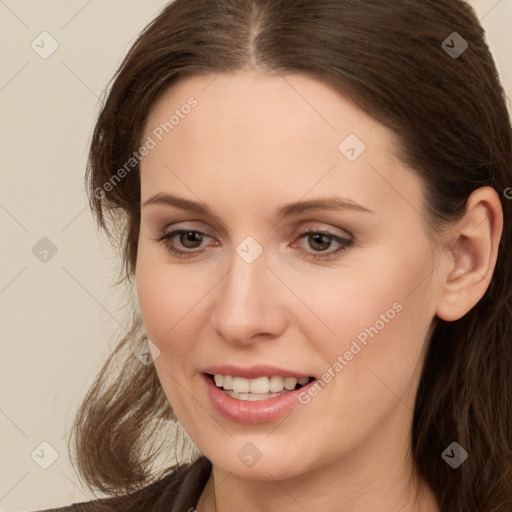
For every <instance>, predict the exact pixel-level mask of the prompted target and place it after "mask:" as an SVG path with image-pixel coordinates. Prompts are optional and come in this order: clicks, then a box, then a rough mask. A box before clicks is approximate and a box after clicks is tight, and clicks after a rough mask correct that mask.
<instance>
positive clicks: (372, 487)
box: [136, 71, 503, 512]
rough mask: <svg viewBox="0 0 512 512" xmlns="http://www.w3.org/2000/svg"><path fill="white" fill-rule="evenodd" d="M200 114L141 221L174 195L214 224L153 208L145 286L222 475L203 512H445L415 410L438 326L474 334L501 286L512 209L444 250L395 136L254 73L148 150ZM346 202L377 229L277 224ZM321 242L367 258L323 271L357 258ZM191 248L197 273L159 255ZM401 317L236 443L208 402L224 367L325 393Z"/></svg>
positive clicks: (334, 103) (191, 414)
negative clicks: (367, 333) (415, 440)
mask: <svg viewBox="0 0 512 512" xmlns="http://www.w3.org/2000/svg"><path fill="white" fill-rule="evenodd" d="M191 96H194V97H195V98H196V99H197V101H198V105H197V107H195V108H194V109H193V110H192V111H191V113H190V114H189V115H187V116H185V118H184V119H181V120H180V123H179V124H178V125H177V126H175V128H174V129H173V130H172V131H170V132H169V134H167V135H166V136H165V137H163V138H162V141H158V144H157V146H156V147H155V148H154V149H152V150H151V151H150V152H149V154H148V155H147V156H146V157H145V158H144V159H143V161H142V164H141V203H142V204H144V202H145V201H146V200H147V199H148V198H150V197H151V196H153V195H154V194H157V193H161V192H166V193H172V194H174V195H177V196H180V197H183V198H186V199H189V200H192V201H198V202H203V203H204V204H206V205H208V206H209V207H210V208H211V209H212V210H213V212H214V216H207V215H203V214H195V213H191V212H187V211H185V210H181V209H179V208H176V207H173V206H169V205H148V206H145V207H143V208H142V213H141V224H140V228H141V229H140V238H139V245H138V261H137V268H136V286H137V295H138V300H139V304H140V309H141V313H142V318H143V321H144V325H145V327H146V331H147V335H148V338H149V339H150V340H151V341H152V342H153V343H154V344H155V345H156V346H157V347H158V349H159V350H160V354H159V355H158V357H157V358H156V359H155V362H154V364H155V367H156V370H157V373H158V376H159V379H160V381H161V384H162V387H163V390H164V392H165V394H166V396H167V397H168V400H169V402H170V404H171V405H172V407H173V409H174V411H175V413H176V415H177V417H178V419H179V421H180V423H181V424H182V426H183V428H184V429H185V431H186V432H187V434H188V435H189V437H190V438H191V439H192V440H193V441H194V443H195V445H196V446H197V447H198V448H199V449H200V450H201V451H202V452H203V453H204V454H205V455H206V456H207V457H208V458H209V459H210V460H211V461H212V464H213V471H212V475H211V477H210V480H209V481H208V484H207V486H206V488H205V490H204V492H203V494H202V496H201V500H200V502H199V504H198V506H197V509H198V511H199V512H207V511H213V510H219V511H220V510H222V511H224V512H225V511H235V510H246V511H250V512H251V511H267V512H268V511H270V512H273V511H277V510H279V512H287V511H296V510H301V509H305V510H324V511H339V510H344V512H355V511H358V512H362V511H373V510H380V511H382V512H388V511H389V512H398V511H399V510H400V511H401V512H411V511H419V510H421V511H427V512H437V511H438V510H439V508H438V506H437V504H436V502H435V500H434V498H433V496H432V494H431V492H430V491H429V489H428V488H427V487H426V486H424V485H423V484H420V486H419V487H418V489H419V490H420V491H421V493H422V494H421V496H420V500H419V501H418V502H416V501H414V500H413V497H414V491H415V489H416V488H415V487H414V482H413V480H412V479H411V477H412V469H411V459H410V456H409V454H408V451H407V449H408V444H409V441H410V424H411V421H412V412H413V408H414V400H415V393H416V390H417V386H418V383H419V379H420V374H421V368H422V363H423V359H424V355H425V350H426V348H427V346H428V340H429V339H430V335H431V330H432V328H433V326H434V323H435V321H436V317H439V318H442V319H444V320H447V321H453V320H456V319H458V318H460V317H461V316H463V315H464V314H465V313H466V312H467V311H469V310H470V309H471V308H472V307H473V306H474V305H475V304H476V303H477V302H478V300H479V299H480V298H481V297H482V296H483V294H484V293H485V290H486V289H487V287H488V285H489V281H490V278H491V276H492V272H493V270H494V266H495V263H496V257H497V246H498V243H499V239H500V236H501V231H502V223H503V220H502V212H501V207H500V202H499V197H498V196H497V194H496V193H495V192H494V190H493V189H491V188H489V187H484V188H481V189H479V190H477V191H475V192H474V193H473V194H472V195H471V197H470V199H469V201H468V210H467V214H466V216H465V217H464V218H463V219H461V220H460V221H459V222H458V223H457V224H456V225H454V226H451V227H450V229H448V230H447V231H446V232H445V233H444V235H443V237H442V238H441V239H440V241H439V243H438V244H437V245H435V246H434V245H433V243H432V242H431V241H430V239H429V238H428V236H427V231H426V220H425V213H424V208H423V199H422V198H423V185H422V182H421V180H420V179H419V177H418V176H417V175H416V174H415V173H414V172H413V171H412V170H411V169H408V168H407V167H405V165H404V164H403V163H401V162H400V161H399V160H398V159H397V157H396V156H395V154H394V152H393V148H394V139H393V134H392V133H391V132H390V131H388V130H387V129H386V128H384V127H383V126H381V125H380V124H378V123H376V121H375V120H374V119H372V118H371V117H369V116H367V115H366V114H365V113H363V112H362V111H360V110H359V109H357V108H356V107H355V106H354V105H353V104H351V103H350V102H349V101H347V100H346V99H345V98H344V97H342V96H340V95H339V94H338V93H337V92H335V91H334V90H333V89H331V88H330V87H329V86H327V85H326V84H324V83H322V82H319V81H317V80H313V79H311V78H308V77H306V76H303V75H299V74H294V75H288V76H286V77H283V76H277V75H275V76H271V75H268V74H265V73H263V72H256V71H243V72H238V73H235V74H220V75H218V76H217V75H213V74H212V75H202V76H194V77H189V78H187V79H185V80H183V81H181V82H178V83H177V84H175V85H174V86H173V87H172V88H170V89H168V90H167V91H166V92H165V94H164V95H163V96H161V97H160V98H159V99H158V101H157V102H156V103H155V104H154V105H153V108H152V110H151V112H150V115H149V118H148V120H147V124H146V128H145V130H146V131H145V135H144V137H147V136H148V135H151V133H152V131H153V130H154V128H155V127H157V126H158V125H159V124H160V123H161V122H164V121H166V120H168V119H169V116H170V115H171V114H172V113H173V112H174V111H175V109H177V108H180V107H181V106H182V105H183V104H185V103H186V102H187V99H188V98H189V97H191ZM349 134H356V135H357V137H358V138H359V139H360V140H362V141H363V142H364V144H365V145H366V150H365V151H364V152H363V153H362V154H361V155H360V156H359V157H358V158H357V159H356V160H355V161H354V162H350V161H349V160H348V159H347V158H346V157H345V156H344V155H343V154H342V153H341V152H340V151H339V150H338V146H339V144H340V143H341V142H342V141H343V140H344V139H345V138H346V137H347V136H348V135H349ZM332 195H338V196H343V197H344V198H346V199H348V200H350V201H353V202H356V203H358V204H360V205H362V206H364V207H365V208H367V209H370V210H372V211H373V212H374V213H367V212H361V211H355V210H348V209H347V210H344V211H342V210H339V211H327V210H316V211H310V212H307V213H303V214H299V215H294V216H291V217H289V218H285V219H282V220H278V219H277V218H276V217H274V214H273V213H274V210H275V209H276V208H277V207H279V206H281V205H283V204H286V203H292V202H296V201H298V200H306V199H316V198H323V197H328V196H332ZM305 227H311V228H312V229H316V230H322V231H329V232H330V233H332V234H333V235H335V236H341V237H345V238H349V239H352V240H353V244H352V245H350V246H349V247H347V250H346V251H344V252H341V253H338V254H337V255H335V256H333V257H332V258H331V259H326V260H319V259H313V257H312V255H313V254H318V253H321V252H322V248H323V249H324V252H330V251H331V252H332V251H334V250H336V249H337V248H338V247H340V244H339V243H337V242H336V241H335V240H334V239H329V238H328V239H327V240H326V243H324V245H323V246H322V241H321V240H320V241H318V239H315V238H312V237H309V238H308V237H307V236H306V237H303V238H300V233H299V229H301V228H305ZM174 229H188V230H197V231H200V232H202V233H205V234H206V235H207V236H205V237H204V238H203V240H202V241H201V239H200V238H199V239H198V241H196V242H193V241H188V243H187V240H188V239H187V238H185V239H183V238H181V239H180V237H179V236H175V237H174V238H173V243H174V245H175V246H177V247H178V248H179V249H181V250H184V251H187V250H188V251H190V252H191V253H193V252H194V251H195V252H196V255H195V256H193V257H191V258H180V257H178V256H175V255H172V254H170V253H169V252H168V250H167V249H166V247H165V245H163V243H161V242H157V241H156V239H157V238H158V236H159V234H161V233H162V232H165V231H171V230H174ZM248 236H251V237H253V238H254V239H255V240H256V241H257V242H258V244H259V245H260V246H261V247H262V248H263V253H262V254H261V255H260V256H259V257H258V258H257V259H256V260H255V261H254V262H253V263H250V264H249V263H247V262H246V261H245V260H244V259H242V258H241V257H240V256H239V255H238V254H237V252H236V248H237V247H238V246H239V244H241V242H242V241H244V239H245V238H246V237H248ZM315 242H316V243H315ZM329 242H330V245H329ZM169 243H170V242H169ZM184 244H186V245H184ZM201 251H202V252H201ZM394 303H399V304H400V305H401V306H402V309H401V311H400V312H399V313H397V314H396V316H395V317H394V318H393V319H392V320H390V321H389V322H387V323H386V324H385V327H384V328H382V329H381V330H380V331H379V332H378V334H377V335H376V336H375V337H374V338H373V339H372V338H369V340H368V343H367V345H366V346H364V348H363V349H362V350H361V351H360V352H359V353H358V354H357V355H356V356H354V358H353V359H352V360H351V361H350V362H348V364H347V365H346V366H345V367H344V368H343V370H342V371H341V372H339V373H338V374H336V377H335V378H333V379H332V380H331V381H330V382H329V383H328V384H327V385H326V386H325V388H324V389H323V390H322V391H321V392H320V393H318V395H317V396H315V397H313V398H312V399H311V400H310V402H309V403H308V404H307V405H298V406H296V407H295V408H294V409H293V411H292V412H291V413H290V414H289V415H288V416H287V417H286V418H284V419H280V420H278V421H273V422H269V423H265V424H262V425H242V424H237V423H235V422H232V421H230V420H227V419H224V418H223V417H222V416H220V415H219V414H218V413H217V412H216V411H215V410H214V409H213V406H212V404H211V403H210V402H209V400H208V397H207V396H206V394H205V392H204V386H203V382H202V381H201V378H200V372H201V370H202V369H203V368H205V367H206V366H209V365H213V364H228V363H232V364H237V365H240V366H250V365H253V364H256V363H261V364H271V365H277V366H280V367H284V368H288V369H292V370H295V371H299V372H302V373H305V374H307V375H312V376H317V377H318V376H321V375H322V374H323V373H324V372H325V371H326V370H327V369H328V368H329V367H332V365H333V363H334V362H335V361H336V359H337V356H338V355H340V354H344V353H345V352H346V351H347V350H348V349H349V348H350V345H351V342H352V341H353V340H354V339H356V336H357V335H358V334H359V333H361V331H363V330H364V329H365V327H369V326H373V325H374V324H375V323H376V321H377V320H379V318H381V317H380V315H381V314H385V313H386V311H387V310H389V309H390V308H392V305H393V304H394ZM248 442H251V443H253V444H254V445H255V446H256V447H257V448H258V450H259V451H260V452H261V454H262V457H261V459H260V460H259V461H258V462H257V463H256V464H255V465H254V466H253V467H251V468H248V467H246V466H245V465H244V464H243V463H242V462H241V461H240V460H239V458H238V457H237V452H238V451H239V450H240V449H241V448H242V447H243V446H244V445H246V443H248ZM193 505H195V504H193Z"/></svg>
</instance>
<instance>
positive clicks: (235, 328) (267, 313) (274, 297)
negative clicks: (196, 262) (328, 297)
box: [210, 252, 287, 345]
mask: <svg viewBox="0 0 512 512" xmlns="http://www.w3.org/2000/svg"><path fill="white" fill-rule="evenodd" d="M283 293H284V290H283V285H282V283H281V282H280V281H279V280H278V279H277V278H276V277H275V275H274V273H273V272H272V271H270V270H269V268H268V267H267V261H266V258H265V252H264V253H263V254H261V255H260V256H259V257H258V258H257V259H256V261H253V262H252V263H247V262H246V261H245V260H244V259H243V258H241V257H239V256H238V254H236V253H235V254H234V257H233V264H232V267H231V269H230V270H229V271H228V272H227V274H226V275H225V276H224V278H223V279H222V281H221V282H220V283H219V285H218V286H217V287H216V296H215V306H214V309H213V311H212V314H211V317H210V322H211V326H212V328H213V330H214V331H215V332H216V333H217V334H218V335H219V336H220V337H221V338H222V339H224V340H225V341H226V342H229V343H232V344H236V345H249V344H252V343H254V342H255V341H257V340H260V341H261V340H262V339H267V340H273V339H275V338H278V337H279V336H280V335H281V334H282V332H283V331H284V330H285V329H286V322H287V320H286V313H285V310H284V308H283V307H282V304H281V305H280V303H279V301H280V297H282V296H283Z"/></svg>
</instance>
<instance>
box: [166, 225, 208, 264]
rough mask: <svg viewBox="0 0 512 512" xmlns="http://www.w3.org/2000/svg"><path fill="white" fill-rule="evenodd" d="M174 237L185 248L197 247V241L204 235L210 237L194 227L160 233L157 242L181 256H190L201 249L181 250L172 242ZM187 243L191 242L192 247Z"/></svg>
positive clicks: (202, 238)
mask: <svg viewBox="0 0 512 512" xmlns="http://www.w3.org/2000/svg"><path fill="white" fill-rule="evenodd" d="M175 237H178V240H179V242H180V244H182V245H183V246H184V247H185V248H186V249H197V245H196V244H197V243H199V244H200V243H201V242H202V241H203V240H204V238H205V237H207V238H210V237H209V236H208V235H207V234H206V233H203V232H202V231H196V230H194V229H177V230H175V231H170V232H169V233H162V235H161V236H160V238H158V240H157V242H160V243H163V244H164V246H165V247H166V248H167V250H168V251H169V252H170V253H172V254H175V255H176V256H179V257H181V258H190V257H192V256H194V255H196V254H198V253H199V252H203V251H202V250H201V251H191V250H188V251H183V250H181V249H178V248H177V247H176V245H175V244H174V243H172V239H173V238H175ZM189 244H191V245H192V247H190V245H189Z"/></svg>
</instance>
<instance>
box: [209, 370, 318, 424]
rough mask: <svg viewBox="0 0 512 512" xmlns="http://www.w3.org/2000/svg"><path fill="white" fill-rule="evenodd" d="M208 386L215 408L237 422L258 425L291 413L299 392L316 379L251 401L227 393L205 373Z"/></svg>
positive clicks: (297, 400) (297, 402)
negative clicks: (298, 386) (263, 398)
mask: <svg viewBox="0 0 512 512" xmlns="http://www.w3.org/2000/svg"><path fill="white" fill-rule="evenodd" d="M203 378H204V380H205V383H206V386H207V392H208V396H209V397H210V400H211V402H212V404H213V407H214V408H215V410H216V411H217V412H218V413H219V414H221V415H222V416H224V418H227V419H228V420H231V421H236V422H237V423H248V424H251V425H257V424H259V423H268V422H270V421H274V420H277V419H279V418H282V417H283V416H285V415H286V414H288V413H290V412H291V411H292V409H293V408H294V407H295V406H297V405H298V404H299V403H300V402H299V393H303V392H304V391H307V389H308V388H309V386H311V385H312V384H314V382H315V381H312V382H310V383H309V384H306V385H305V386H302V387H301V388H300V389H296V390H294V391H290V392H289V393H285V394H284V395H280V396H276V397H274V398H268V399H266V400H257V401H255V402H249V401H248V400H238V399H236V398H233V397H231V396H228V395H226V394H225V393H224V392H223V391H221V390H220V389H219V388H218V387H217V386H216V385H215V383H214V382H213V379H212V378H211V377H209V376H208V375H206V374H203Z"/></svg>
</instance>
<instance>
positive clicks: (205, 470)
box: [41, 456, 212, 512]
mask: <svg viewBox="0 0 512 512" xmlns="http://www.w3.org/2000/svg"><path fill="white" fill-rule="evenodd" d="M211 467H212V466H211V463H210V461H209V460H208V459H207V458H206V457H204V456H203V457H200V458H199V459H197V460H196V461H194V462H193V463H192V464H185V465H181V466H178V467H175V468H172V472H171V473H170V474H169V475H166V476H165V477H163V478H162V479H160V480H158V481H156V482H154V483H152V484H150V485H148V486H146V487H143V488H142V489H139V490H138V491H135V492H133V493H131V494H128V495H126V496H121V497H111V498H101V499H98V500H94V501H88V502H82V503H73V504H72V505H70V506H68V507H62V508H56V509H48V510H43V511H41V512H121V511H122V512H192V511H195V509H196V506H197V502H198V501H199V497H200V496H201V493H202V491H203V489H204V487H205V485H206V482H207V481H208V478H209V476H210V472H211Z"/></svg>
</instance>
